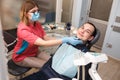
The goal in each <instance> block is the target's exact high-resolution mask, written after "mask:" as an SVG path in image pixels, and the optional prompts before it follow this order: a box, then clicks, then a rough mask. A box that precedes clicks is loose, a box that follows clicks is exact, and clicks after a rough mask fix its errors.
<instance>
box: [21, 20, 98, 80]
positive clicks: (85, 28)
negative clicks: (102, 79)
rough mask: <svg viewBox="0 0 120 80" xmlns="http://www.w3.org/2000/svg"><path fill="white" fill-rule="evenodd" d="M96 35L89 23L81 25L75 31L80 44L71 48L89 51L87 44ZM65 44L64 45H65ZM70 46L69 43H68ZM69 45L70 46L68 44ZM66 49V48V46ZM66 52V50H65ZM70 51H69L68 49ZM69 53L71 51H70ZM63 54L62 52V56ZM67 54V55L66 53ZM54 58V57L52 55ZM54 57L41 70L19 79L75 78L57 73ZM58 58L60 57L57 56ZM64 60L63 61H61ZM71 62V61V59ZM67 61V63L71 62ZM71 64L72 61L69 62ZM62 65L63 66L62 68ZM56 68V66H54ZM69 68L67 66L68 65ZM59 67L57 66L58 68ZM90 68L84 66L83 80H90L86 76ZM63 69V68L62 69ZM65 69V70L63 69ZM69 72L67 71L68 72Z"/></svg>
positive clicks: (68, 79)
mask: <svg viewBox="0 0 120 80" xmlns="http://www.w3.org/2000/svg"><path fill="white" fill-rule="evenodd" d="M95 35H96V28H95V26H94V25H93V24H92V23H90V22H87V23H85V24H83V25H82V26H81V27H79V28H78V30H77V34H76V37H75V38H76V39H80V40H81V43H80V44H77V45H72V46H73V47H75V48H76V49H79V50H81V51H83V52H87V51H89V49H88V48H87V47H86V46H87V45H88V44H89V42H90V41H91V40H92V39H94V36H95ZM65 44H66V43H65ZM69 44H70V43H69ZM70 45H71V44H70ZM66 47H67V46H66ZM64 49H65V48H64ZM66 50H67V49H66ZM69 50H70V49H69ZM70 52H71V51H70ZM63 53H64V52H62V54H63ZM66 54H67V53H66ZM54 56H55V55H54ZM54 56H53V57H52V58H51V59H50V60H49V61H48V62H47V63H46V64H45V65H44V66H43V68H42V69H41V70H40V71H38V72H36V73H34V74H32V75H30V76H28V77H25V78H24V79H21V80H48V79H50V78H62V79H63V80H71V79H72V78H74V77H76V75H75V76H73V77H71V76H70V77H69V76H66V74H65V75H64V74H61V73H59V71H57V69H56V70H55V69H54V68H53V66H52V65H53V63H54V62H53V60H54V59H53V58H54ZM59 57H60V56H59ZM60 58H61V57H60ZM63 60H64V59H63ZM71 60H72V59H71ZM71 60H69V61H71ZM58 62H59V61H58ZM63 62H64V65H66V63H67V62H66V61H63ZM71 62H72V61H71ZM64 65H63V66H64ZM56 66H57V64H56ZM68 66H69V65H68ZM59 67H60V66H58V68H59ZM90 67H91V64H88V65H86V66H85V80H89V79H90V76H89V74H88V69H89V68H90ZM63 68H64V67H63ZM64 69H65V68H64ZM80 70H81V69H80ZM68 72H69V71H68ZM81 72H82V71H80V76H82V73H81ZM80 80H82V78H81V77H80Z"/></svg>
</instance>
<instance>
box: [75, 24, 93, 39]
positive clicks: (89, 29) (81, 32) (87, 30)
mask: <svg viewBox="0 0 120 80" xmlns="http://www.w3.org/2000/svg"><path fill="white" fill-rule="evenodd" d="M93 31H94V27H93V26H92V25H91V24H89V23H85V24H84V25H82V26H81V27H80V28H79V29H78V31H77V37H78V38H79V39H81V40H83V41H87V40H89V41H90V40H92V39H93V36H91V35H92V33H93Z"/></svg>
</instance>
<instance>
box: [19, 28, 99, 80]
mask: <svg viewBox="0 0 120 80" xmlns="http://www.w3.org/2000/svg"><path fill="white" fill-rule="evenodd" d="M99 37H100V31H99V30H98V29H97V31H96V35H95V38H94V39H93V40H92V41H90V42H88V43H86V44H84V45H76V46H73V47H75V48H77V49H80V50H81V51H83V52H87V51H90V48H91V47H92V46H93V45H94V44H95V43H96V42H97V41H98V39H99ZM68 45H70V44H68ZM70 46H72V45H70ZM59 48H61V46H60V47H59ZM59 48H58V49H59ZM53 56H54V55H53ZM53 56H52V57H51V58H50V59H49V60H48V61H47V63H46V64H45V65H44V66H43V67H42V68H41V69H40V70H39V71H38V72H36V73H33V74H31V75H29V76H26V77H24V78H23V79H20V80H48V79H50V78H61V79H63V80H72V78H69V77H67V76H64V75H61V74H59V73H57V72H56V71H55V70H54V69H53V68H52V60H53ZM90 67H91V63H90V64H88V65H86V66H85V80H92V79H91V77H90V75H89V73H88V70H89V68H90ZM79 76H80V79H79V80H82V66H80V75H79ZM75 77H77V74H76V76H75Z"/></svg>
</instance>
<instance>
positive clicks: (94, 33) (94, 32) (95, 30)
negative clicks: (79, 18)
mask: <svg viewBox="0 0 120 80" xmlns="http://www.w3.org/2000/svg"><path fill="white" fill-rule="evenodd" d="M86 23H88V24H90V25H92V26H93V27H94V31H93V33H92V36H94V37H95V35H96V32H97V29H96V27H95V25H94V24H93V23H91V22H86Z"/></svg>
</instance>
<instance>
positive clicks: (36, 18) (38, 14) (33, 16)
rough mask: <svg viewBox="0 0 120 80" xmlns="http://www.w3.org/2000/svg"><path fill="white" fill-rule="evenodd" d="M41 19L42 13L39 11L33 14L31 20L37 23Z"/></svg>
mask: <svg viewBox="0 0 120 80" xmlns="http://www.w3.org/2000/svg"><path fill="white" fill-rule="evenodd" d="M39 18H40V13H39V12H38V11H36V12H34V13H31V18H30V19H31V20H32V21H37V20H38V19H39Z"/></svg>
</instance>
